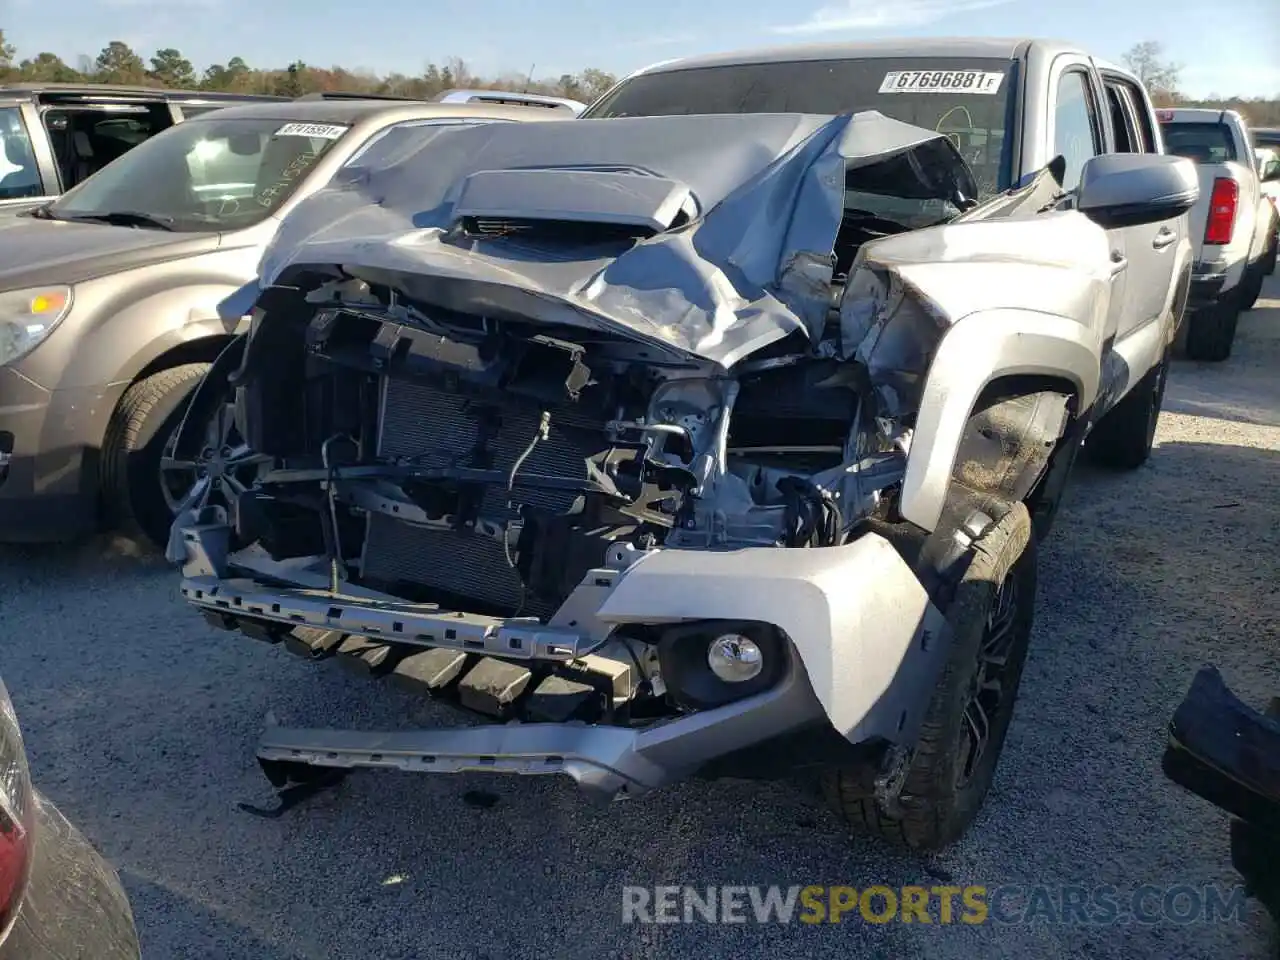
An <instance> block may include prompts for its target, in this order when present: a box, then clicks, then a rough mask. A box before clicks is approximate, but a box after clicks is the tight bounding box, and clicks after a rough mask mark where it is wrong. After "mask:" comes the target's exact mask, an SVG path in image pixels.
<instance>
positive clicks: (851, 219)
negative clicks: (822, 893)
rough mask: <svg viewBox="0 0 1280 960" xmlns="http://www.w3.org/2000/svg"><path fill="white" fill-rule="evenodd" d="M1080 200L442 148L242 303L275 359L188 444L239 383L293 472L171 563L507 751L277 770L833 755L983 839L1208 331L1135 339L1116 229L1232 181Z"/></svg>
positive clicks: (731, 125) (832, 765)
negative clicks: (1099, 463) (1068, 487)
mask: <svg viewBox="0 0 1280 960" xmlns="http://www.w3.org/2000/svg"><path fill="white" fill-rule="evenodd" d="M415 138H416V139H415ZM1062 175H1063V164H1062V163H1061V162H1060V161H1056V162H1054V163H1051V164H1050V165H1049V166H1047V167H1046V168H1045V169H1043V170H1041V171H1039V172H1038V173H1036V174H1035V175H1033V176H1031V177H1028V178H1026V179H1025V181H1024V182H1022V183H1021V185H1020V186H1018V187H1017V188H1015V189H1011V190H1008V191H1005V192H1003V193H1000V194H998V195H996V196H994V197H992V198H990V199H988V200H986V201H983V202H978V201H977V200H976V199H975V198H976V196H977V187H976V185H975V183H974V177H973V174H972V173H971V171H970V169H969V167H968V166H967V164H966V163H965V161H964V159H963V158H962V157H961V155H960V153H959V152H958V150H957V148H956V147H955V145H954V144H953V142H952V141H951V140H949V139H948V138H947V137H946V136H944V135H941V134H938V133H936V132H934V131H932V130H929V129H923V128H919V127H915V126H911V125H908V124H905V123H902V122H899V121H897V120H894V119H890V118H888V117H886V116H884V115H883V114H881V113H878V112H874V111H867V112H861V113H856V114H850V115H843V116H835V117H833V116H815V115H806V114H787V113H783V114H739V115H728V114H725V115H710V116H668V117H642V118H627V119H607V120H590V119H588V120H574V121H565V122H562V123H555V122H553V123H545V124H536V125H516V124H510V125H507V124H492V125H485V126H483V127H474V128H462V127H457V128H448V129H445V128H434V129H425V128H424V129H422V130H420V131H416V132H414V133H413V134H412V135H411V136H407V137H406V138H404V139H403V140H401V141H398V142H396V143H395V144H391V145H389V146H388V147H387V148H386V149H380V148H379V147H378V146H377V145H375V146H374V147H373V148H371V150H370V151H369V152H368V153H367V154H365V155H364V156H363V157H360V158H357V159H356V161H355V162H354V163H353V164H352V165H351V166H350V167H349V168H348V169H347V170H346V171H345V173H344V174H340V175H339V176H338V178H337V179H336V180H335V181H334V182H332V183H331V185H330V186H329V187H328V188H326V189H325V190H323V191H321V192H320V193H318V194H317V195H315V196H314V197H312V198H310V199H308V200H307V201H306V202H305V203H304V204H303V205H302V206H300V207H299V208H298V210H297V211H296V212H295V213H294V214H293V215H291V216H290V217H289V218H287V219H286V221H285V222H284V224H283V226H282V228H281V231H280V233H279V234H278V236H277V239H276V240H275V241H274V242H273V244H272V246H271V247H270V248H269V249H268V251H267V253H266V255H265V257H264V259H263V263H262V267H261V276H260V281H259V284H258V285H256V286H254V287H250V288H246V289H245V290H244V291H241V293H240V294H239V295H237V296H235V297H233V298H231V300H230V301H228V302H227V303H226V304H225V305H224V309H225V310H226V311H227V312H228V313H229V314H230V315H239V314H241V313H250V312H251V315H252V322H251V333H250V334H249V336H248V340H247V345H246V346H245V347H244V349H243V353H242V354H241V353H239V352H232V353H229V354H228V355H226V356H224V358H223V360H221V361H219V363H218V365H216V366H215V369H214V370H213V372H211V374H210V376H209V378H208V379H207V380H206V381H205V383H204V385H203V386H202V387H201V389H200V390H199V391H198V393H197V395H196V396H195V398H194V400H193V406H192V412H190V413H189V414H188V419H189V420H190V421H191V422H192V423H203V422H205V419H203V418H205V417H206V416H207V412H208V409H212V408H213V407H214V406H216V405H217V404H220V403H223V402H224V399H223V398H224V397H226V396H227V395H228V394H227V390H226V387H227V379H226V378H227V377H228V376H229V381H230V384H231V386H232V387H233V388H234V403H233V404H231V406H230V411H229V413H228V415H229V416H232V417H233V419H234V424H235V427H236V430H237V432H238V434H239V436H240V437H242V438H243V440H244V442H245V443H247V444H248V446H249V448H250V449H252V451H254V452H255V453H256V454H257V455H258V456H260V457H262V458H265V459H266V460H268V461H269V463H268V464H266V465H265V466H264V468H263V471H262V473H261V474H260V476H259V478H258V480H257V482H256V484H255V485H254V486H253V487H252V488H251V489H249V490H248V491H247V492H245V493H244V494H243V495H242V496H240V497H239V498H231V500H230V508H229V509H224V508H222V507H215V508H208V509H205V510H202V511H199V512H198V513H189V514H188V515H186V516H183V517H180V518H179V519H178V521H177V522H176V523H175V526H174V530H173V537H172V539H171V542H170V557H171V559H173V560H175V561H177V562H181V563H182V565H183V580H182V594H183V597H184V598H185V600H186V601H187V602H189V603H191V604H193V605H194V606H196V607H197V608H199V609H200V610H201V611H202V612H203V613H204V614H205V615H206V616H207V617H208V618H209V619H210V620H211V621H212V622H213V623H215V624H217V625H218V626H220V627H225V628H228V629H239V630H240V631H242V632H244V633H246V634H248V635H250V636H252V637H255V638H259V639H263V640H267V641H272V642H279V641H281V640H283V641H284V642H285V643H286V644H287V645H288V647H289V649H291V650H293V651H294V652H297V653H300V654H302V655H304V656H308V657H317V658H319V657H325V656H329V655H337V657H338V659H339V660H342V661H344V662H346V663H348V664H350V665H354V666H356V667H358V668H359V669H361V670H363V671H366V672H368V673H371V674H373V675H375V676H385V677H389V678H390V679H391V680H392V681H395V682H397V683H399V684H404V685H408V686H411V687H415V688H417V689H421V690H426V691H430V692H431V693H432V694H438V695H440V696H442V697H444V698H447V699H449V700H451V701H453V702H456V703H458V704H460V705H461V706H462V707H464V708H468V709H469V710H470V711H471V712H472V713H473V714H474V716H475V717H476V720H477V723H476V724H475V725H473V726H468V727H462V728H450V729H439V730H424V729H419V730H405V731H398V732H363V731H351V730H310V729H290V728H286V727H283V726H276V725H272V726H269V727H268V730H267V731H266V733H265V735H264V738H263V739H262V741H261V743H260V745H259V752H258V756H259V759H260V761H261V762H262V764H263V767H264V769H265V770H266V772H267V773H268V775H269V776H270V777H271V778H272V780H273V782H274V783H276V785H277V786H282V787H283V786H285V785H286V784H289V783H293V784H294V785H295V786H296V785H298V784H304V783H306V782H307V781H309V780H315V778H316V777H317V776H320V775H324V774H325V772H326V771H328V770H348V769H351V768H356V767H390V768H398V769H402V770H408V771H418V772H428V773H431V772H435V773H443V772H459V771H489V772H494V773H519V774H567V775H569V776H571V777H572V778H573V779H575V780H576V781H577V782H578V783H579V784H580V786H581V787H583V788H584V789H585V790H587V791H588V792H590V793H591V794H593V795H596V796H598V797H605V798H619V797H628V796H635V795H638V794H642V793H644V792H645V791H648V790H651V789H653V788H656V787H660V786H663V785H665V784H668V783H671V782H673V781H675V780H677V779H680V778H683V777H688V776H693V775H708V776H747V777H758V776H779V775H784V774H788V773H794V772H796V771H821V774H822V776H823V778H824V780H825V782H826V785H827V788H828V791H829V793H830V796H831V798H832V799H833V800H834V802H835V803H836V805H837V808H838V809H839V810H840V812H841V813H842V814H844V815H845V816H846V817H847V818H848V820H849V821H850V822H852V823H855V824H858V825H861V826H863V827H865V828H867V829H872V830H876V831H879V832H881V833H883V834H885V835H887V836H890V837H893V838H896V839H898V840H901V841H904V842H906V843H908V844H910V845H912V846H915V847H920V848H932V847H938V846H942V845H945V844H947V843H949V842H950V841H952V840H954V839H955V838H956V837H958V836H959V835H960V834H961V833H962V832H963V831H964V830H965V828H966V827H967V826H968V824H969V823H970V822H971V821H972V819H973V817H974V816H975V814H976V812H977V810H978V808H979V806H980V804H981V802H982V799H983V797H984V795H985V793H986V790H987V788H988V785H989V784H990V782H991V779H992V775H993V771H994V769H995V765H996V761H997V758H998V756H999V753H1000V750H1001V745H1002V742H1003V740H1004V736H1005V732H1006V730H1007V728H1008V725H1009V721H1010V717H1011V711H1012V708H1013V702H1014V697H1015V695H1016V693H1017V688H1018V683H1019V678H1020V674H1021V672H1022V666H1023V662H1024V658H1025V657H1026V653H1027V646H1028V639H1029V633H1030V629H1031V622H1032V611H1033V604H1034V600H1035V585H1036V540H1037V532H1040V533H1043V531H1044V530H1046V529H1047V528H1048V524H1049V522H1050V520H1051V518H1052V515H1053V510H1054V507H1055V505H1056V503H1057V501H1058V498H1059V495H1060V493H1061V490H1062V488H1063V484H1064V482H1065V480H1066V476H1067V473H1068V471H1069V470H1070V466H1071V462H1072V460H1073V459H1074V457H1075V455H1076V452H1077V450H1078V449H1079V448H1080V447H1081V445H1082V442H1083V439H1084V436H1085V433H1086V432H1087V431H1088V430H1089V429H1090V428H1092V427H1093V426H1094V425H1095V424H1097V431H1098V432H1104V433H1106V434H1107V435H1106V437H1105V441H1106V442H1105V444H1104V445H1103V446H1102V447H1101V448H1100V449H1101V452H1102V454H1103V455H1105V456H1107V457H1109V458H1110V459H1111V460H1112V461H1113V462H1115V463H1117V464H1121V465H1130V466H1132V465H1136V464H1137V463H1140V462H1141V461H1142V460H1143V459H1145V457H1146V455H1147V453H1148V452H1149V451H1150V449H1151V444H1152V433H1153V430H1154V424H1155V417H1156V415H1157V413H1158V410H1159V400H1160V395H1161V388H1162V385H1163V370H1164V369H1165V357H1166V355H1167V348H1168V345H1169V343H1170V342H1171V341H1172V339H1173V335H1174V327H1175V326H1176V320H1177V317H1176V316H1175V315H1173V313H1172V312H1169V313H1168V314H1166V315H1164V316H1162V317H1160V318H1159V319H1158V320H1157V321H1153V322H1151V323H1148V324H1143V325H1139V326H1138V327H1137V328H1136V329H1135V330H1129V328H1128V325H1127V324H1126V323H1125V320H1124V318H1123V317H1121V316H1119V315H1118V310H1117V307H1118V305H1117V303H1116V302H1115V301H1114V300H1113V298H1112V287H1113V283H1114V280H1115V277H1116V275H1117V272H1118V271H1117V264H1116V262H1115V260H1114V257H1113V255H1112V249H1113V245H1112V243H1111V242H1110V241H1109V239H1108V232H1109V231H1113V230H1123V229H1126V228H1128V227H1131V226H1134V225H1140V224H1150V223H1156V222H1158V221H1162V220H1166V219H1169V218H1177V217H1180V216H1183V215H1184V214H1185V211H1186V210H1187V209H1188V208H1189V207H1190V205H1191V204H1192V203H1193V202H1194V201H1195V199H1196V196H1197V182H1196V176H1195V170H1194V168H1193V167H1192V165H1191V164H1190V163H1189V162H1188V161H1185V160H1181V159H1178V158H1174V157H1165V156H1159V155H1109V156H1101V157H1097V158H1095V159H1093V160H1090V161H1089V162H1088V163H1087V164H1086V165H1085V167H1084V169H1083V171H1082V175H1081V184H1080V186H1079V188H1078V189H1077V190H1074V191H1070V192H1065V191H1063V189H1062V185H1061V178H1062ZM895 206H896V207H897V208H911V209H912V210H913V211H914V214H913V216H912V217H911V223H910V224H909V225H908V224H907V223H904V220H903V219H902V218H900V217H898V216H896V215H895V214H894V213H893V212H891V211H892V209H893V208H894V207H895ZM873 209H875V210H878V211H880V212H871V211H872V210H873ZM886 210H889V211H890V212H885V211H886ZM1181 252H1182V254H1183V255H1184V256H1185V254H1186V251H1185V250H1183V251H1181ZM1118 324H1119V328H1120V329H1121V330H1124V331H1125V333H1124V334H1123V335H1120V334H1118V333H1117V325H1118ZM219 378H223V379H219ZM206 408H207V409H206ZM202 410H204V412H201V411H202ZM1113 418H1114V419H1113ZM1099 421H1100V422H1099ZM201 442H202V440H201V437H200V436H199V431H197V430H183V431H181V432H180V435H179V439H178V447H179V454H178V455H181V451H183V450H188V451H190V450H193V449H194V448H197V447H198V446H199V445H200V443H201ZM495 721H496V722H495ZM286 789H291V788H286Z"/></svg>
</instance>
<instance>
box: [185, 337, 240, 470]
mask: <svg viewBox="0 0 1280 960" xmlns="http://www.w3.org/2000/svg"><path fill="white" fill-rule="evenodd" d="M247 339H248V337H247V336H246V335H245V334H241V335H240V336H238V337H236V338H235V339H234V340H232V341H231V342H230V343H228V344H227V345H226V346H225V347H223V348H222V352H221V353H219V354H218V357H217V359H216V360H214V361H213V365H212V366H210V367H209V372H208V373H206V374H205V375H204V379H203V380H201V381H200V383H199V385H198V386H197V387H196V389H195V390H194V391H193V392H192V394H191V401H190V402H189V403H188V404H187V412H186V413H185V414H183V417H182V426H180V427H179V428H178V439H177V442H176V444H175V446H174V455H175V456H176V457H178V458H180V459H190V458H191V457H193V456H194V455H195V454H196V453H198V452H199V450H200V448H201V446H202V445H203V443H204V428H205V424H207V423H208V422H209V418H210V417H212V416H213V413H214V411H215V410H216V409H217V405H218V404H219V403H225V402H226V397H227V390H228V384H227V377H229V376H230V375H231V373H232V372H233V371H234V370H236V369H237V368H238V367H239V366H240V359H241V357H243V356H244V346H245V341H246V340H247Z"/></svg>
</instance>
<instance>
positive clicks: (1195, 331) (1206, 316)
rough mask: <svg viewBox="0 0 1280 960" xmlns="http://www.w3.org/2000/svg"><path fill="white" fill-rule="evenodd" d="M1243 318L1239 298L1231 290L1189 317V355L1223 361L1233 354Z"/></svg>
mask: <svg viewBox="0 0 1280 960" xmlns="http://www.w3.org/2000/svg"><path fill="white" fill-rule="evenodd" d="M1239 322H1240V300H1239V299H1238V298H1237V296H1236V291H1234V290H1233V291H1231V292H1230V293H1228V294H1227V295H1226V296H1225V297H1223V298H1222V299H1221V300H1218V301H1217V302H1216V303H1213V304H1211V305H1210V306H1207V307H1201V308H1200V309H1198V310H1195V311H1194V312H1192V313H1191V314H1190V315H1189V316H1188V317H1187V358H1188V359H1190V360H1204V361H1208V362H1210V363H1221V362H1222V361H1223V360H1226V359H1227V358H1228V357H1230V356H1231V345H1232V344H1233V343H1234V342H1235V339H1236V326H1237V325H1238V324H1239Z"/></svg>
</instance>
